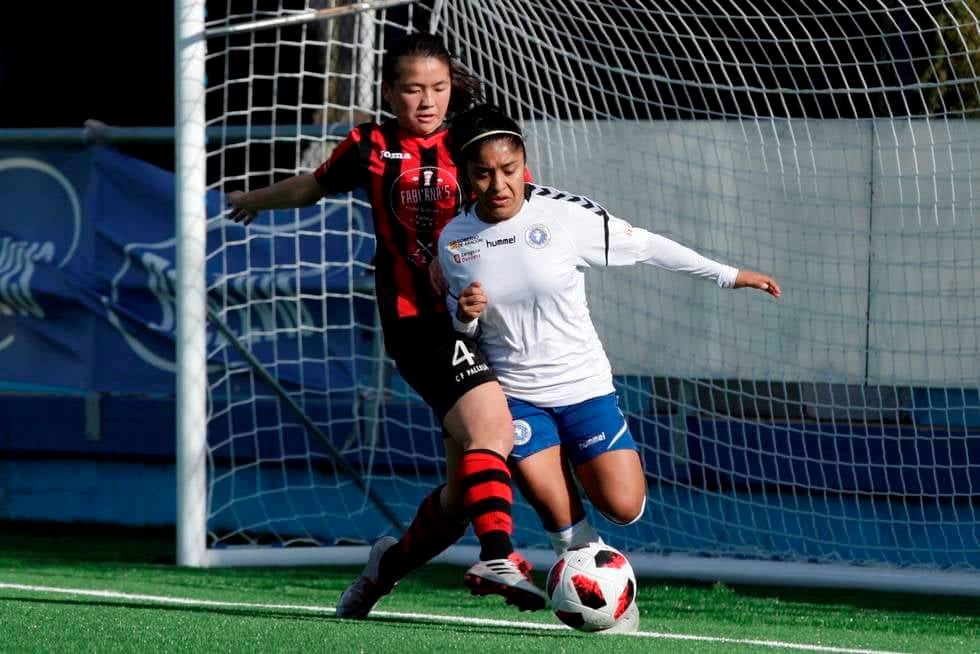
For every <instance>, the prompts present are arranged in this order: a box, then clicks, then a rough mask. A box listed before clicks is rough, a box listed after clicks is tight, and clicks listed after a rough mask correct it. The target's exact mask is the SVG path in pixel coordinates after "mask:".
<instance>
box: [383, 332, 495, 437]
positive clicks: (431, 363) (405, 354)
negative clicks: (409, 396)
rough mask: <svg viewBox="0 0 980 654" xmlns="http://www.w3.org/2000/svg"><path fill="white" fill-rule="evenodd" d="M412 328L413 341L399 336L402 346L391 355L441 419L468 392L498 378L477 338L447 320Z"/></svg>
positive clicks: (404, 377) (410, 384) (440, 419)
mask: <svg viewBox="0 0 980 654" xmlns="http://www.w3.org/2000/svg"><path fill="white" fill-rule="evenodd" d="M400 322H401V321H400ZM413 331H415V333H414V335H413V338H412V339H411V341H409V342H406V340H405V339H403V338H400V339H399V341H401V343H400V345H401V347H399V348H398V350H397V351H396V352H392V353H391V354H392V358H393V359H394V361H395V365H396V366H398V372H399V373H401V376H402V378H403V379H404V380H405V381H406V382H407V383H408V385H409V386H411V387H412V388H413V389H415V392H417V393H418V394H419V395H421V396H422V399H423V400H425V403H426V404H428V405H429V406H430V407H432V410H433V411H435V413H436V415H437V416H438V418H439V421H440V422H442V420H443V418H445V417H446V414H447V413H448V412H449V410H450V409H451V408H452V407H453V405H454V404H456V401H457V400H459V398H461V397H463V395H465V394H466V392H467V391H469V390H470V389H473V388H476V387H477V386H479V385H480V384H485V383H487V382H491V381H497V376H496V375H495V374H494V373H493V370H491V368H490V364H489V363H487V360H486V357H484V356H483V352H481V351H480V346H479V344H478V343H477V341H476V340H475V339H473V338H471V337H469V336H466V335H465V334H461V333H459V332H457V331H456V330H455V329H453V328H452V324H451V323H449V322H448V321H446V322H445V323H441V324H439V325H438V326H437V325H431V324H430V325H429V326H428V328H427V329H424V330H413Z"/></svg>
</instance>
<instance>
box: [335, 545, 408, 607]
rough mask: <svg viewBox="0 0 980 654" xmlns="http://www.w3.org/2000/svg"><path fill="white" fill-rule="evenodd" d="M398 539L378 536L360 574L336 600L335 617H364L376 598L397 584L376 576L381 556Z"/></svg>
mask: <svg viewBox="0 0 980 654" xmlns="http://www.w3.org/2000/svg"><path fill="white" fill-rule="evenodd" d="M397 542H398V541H397V540H395V539H394V538H392V537H391V536H384V537H382V538H379V539H378V540H377V541H376V542H375V543H374V546H373V547H371V554H370V555H369V556H368V561H367V564H366V565H365V566H364V569H363V570H362V571H361V576H359V577H358V578H357V579H355V580H354V583H352V584H351V585H350V586H348V587H347V590H345V591H344V593H343V594H342V595H341V596H340V599H339V600H338V601H337V613H336V615H337V617H338V618H350V619H355V620H359V619H362V618H366V617H367V615H368V613H370V612H371V609H373V608H374V605H375V604H377V603H378V600H379V599H381V598H382V597H384V596H385V595H387V594H388V593H390V592H391V589H392V588H394V587H395V586H397V585H398V582H397V581H393V582H388V581H384V580H382V579H381V578H380V577H379V576H378V567H379V565H380V564H381V557H382V555H384V553H385V552H387V551H388V549H389V548H390V547H391V546H392V545H394V544H395V543H397Z"/></svg>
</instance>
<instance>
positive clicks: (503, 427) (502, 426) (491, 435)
mask: <svg viewBox="0 0 980 654" xmlns="http://www.w3.org/2000/svg"><path fill="white" fill-rule="evenodd" d="M468 436H469V438H468V439H467V441H468V442H467V443H466V449H470V450H492V451H494V452H496V453H497V454H499V455H500V456H502V457H504V458H506V457H508V456H510V453H511V450H513V449H514V423H513V422H512V421H511V420H510V416H509V415H507V416H503V417H502V418H499V419H498V418H496V417H494V418H492V419H490V420H487V422H485V423H484V424H482V425H480V426H479V428H476V429H472V430H470V431H469V434H468Z"/></svg>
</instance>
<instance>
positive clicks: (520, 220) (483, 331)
mask: <svg viewBox="0 0 980 654" xmlns="http://www.w3.org/2000/svg"><path fill="white" fill-rule="evenodd" d="M527 188H528V193H527V194H526V196H527V199H526V200H525V202H524V205H523V206H522V208H521V209H520V211H519V212H518V213H517V215H515V216H514V217H512V218H510V219H508V220H504V221H502V222H499V223H487V222H484V221H483V220H481V219H480V218H478V217H477V215H476V209H475V206H469V207H468V208H467V209H465V210H464V211H463V212H462V213H460V214H457V215H456V217H455V218H453V219H452V221H450V223H449V224H448V225H447V226H446V228H445V229H444V230H443V232H442V235H441V237H440V238H439V262H440V263H441V265H442V269H443V272H444V274H445V276H446V280H447V281H448V283H449V293H450V295H449V298H448V303H447V304H448V308H449V310H450V311H451V312H452V313H453V316H454V321H455V322H456V328H457V329H458V330H460V331H464V332H466V333H469V334H471V335H476V336H477V337H478V338H479V340H480V344H481V347H482V350H483V353H484V355H486V357H487V359H488V360H489V362H490V365H491V366H493V369H494V372H496V374H497V378H498V379H499V380H500V384H501V386H502V387H503V389H504V392H505V393H507V394H508V395H510V396H513V397H515V398H518V399H521V400H524V401H526V402H530V403H531V404H535V405H537V406H542V407H556V406H566V405H570V404H576V403H578V402H583V401H585V400H587V399H589V398H593V397H598V396H600V395H605V394H608V393H612V392H613V390H614V388H613V383H612V371H611V369H610V366H609V359H608V357H607V356H606V353H605V350H604V349H603V347H602V343H601V342H600V340H599V336H598V334H597V333H596V330H595V326H594V325H593V324H592V319H591V317H590V316H589V308H588V304H587V301H586V295H585V269H586V268H588V267H590V266H627V265H631V264H634V263H648V264H652V265H655V266H658V267H660V268H665V269H667V270H674V271H680V272H685V273H688V274H689V275H693V276H695V277H703V278H708V279H712V280H714V281H715V282H717V283H718V285H719V286H721V287H723V288H730V287H732V286H733V285H734V283H735V277H736V275H737V274H738V270H736V269H735V268H732V267H730V266H726V265H723V264H720V263H718V262H716V261H712V260H711V259H707V258H705V257H703V256H701V255H700V254H698V253H697V252H695V251H693V250H691V249H689V248H686V247H684V246H683V245H680V244H679V243H677V242H675V241H672V240H670V239H668V238H665V237H663V236H659V235H657V234H653V233H651V232H649V231H647V230H645V229H640V228H638V227H633V226H631V225H630V224H629V223H627V222H626V221H624V220H620V219H619V218H615V217H613V216H611V215H609V213H608V212H606V211H605V210H604V209H603V208H602V207H600V206H598V205H596V204H595V203H593V202H591V201H590V200H588V199H587V198H584V197H581V196H576V195H573V194H570V193H564V192H561V191H557V190H555V189H551V188H547V187H542V186H537V185H532V184H529V185H528V187H527ZM472 282H480V284H481V286H482V287H483V290H484V292H485V293H486V296H487V300H488V304H487V308H486V309H485V310H484V311H483V313H482V314H481V315H480V317H479V318H478V319H477V320H474V321H472V322H469V323H465V324H464V323H460V322H458V321H456V320H455V315H456V304H457V303H456V298H457V297H458V296H459V294H460V292H462V290H463V289H465V288H466V287H467V286H469V285H470V284H471V283H472Z"/></svg>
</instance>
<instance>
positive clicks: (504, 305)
mask: <svg viewBox="0 0 980 654" xmlns="http://www.w3.org/2000/svg"><path fill="white" fill-rule="evenodd" d="M450 142H451V143H452V144H453V154H454V156H455V158H456V164H457V167H458V168H459V170H460V173H461V174H462V175H464V176H465V179H466V180H467V181H468V185H469V187H470V189H471V190H472V191H473V192H474V193H475V198H476V200H475V201H474V202H472V203H470V204H468V205H467V206H466V207H465V209H464V210H463V211H462V212H461V213H460V214H459V215H458V216H456V217H455V218H454V219H453V220H452V222H450V223H449V225H448V226H447V227H446V228H445V229H444V230H443V232H442V235H441V237H440V240H439V261H440V263H441V264H442V268H443V272H444V274H445V277H446V280H447V282H448V284H449V299H448V304H449V308H450V310H451V311H452V312H453V320H454V323H455V324H456V328H457V329H458V330H460V331H461V332H462V333H464V334H466V335H467V336H471V337H476V338H478V339H479V342H480V346H481V348H482V349H483V351H484V353H485V355H486V357H487V359H488V360H489V361H490V365H491V366H492V367H493V369H494V371H495V372H496V374H497V378H498V379H499V380H500V383H501V385H502V386H503V389H504V393H505V394H506V395H507V402H508V404H509V406H510V410H511V413H512V415H513V418H514V432H515V443H514V450H513V452H512V453H511V460H512V462H513V464H514V468H515V478H516V480H517V481H518V484H519V485H520V487H521V490H522V492H523V493H524V495H525V497H526V498H527V499H528V501H529V502H530V503H531V505H532V506H533V507H534V508H535V509H536V510H537V512H538V514H539V516H540V517H541V519H542V522H543V523H544V526H545V528H546V529H547V530H548V531H549V533H550V535H551V539H552V543H553V545H554V547H555V551H556V552H557V553H558V554H559V555H560V554H561V553H562V552H564V551H565V550H566V549H567V548H568V547H573V546H575V545H579V544H582V543H585V542H589V541H594V540H597V539H598V536H597V534H596V533H595V531H594V530H593V529H592V528H591V527H590V526H589V525H588V523H587V522H585V521H584V516H585V513H584V510H583V508H582V504H581V500H580V498H579V496H578V492H577V490H576V487H575V484H574V482H573V480H572V476H571V473H570V471H569V469H568V467H567V466H566V464H565V458H566V457H567V458H568V459H570V460H571V463H572V465H573V466H574V467H575V473H576V475H577V476H578V478H579V479H580V480H581V482H582V486H583V488H584V490H585V492H586V494H587V496H588V497H589V499H590V501H591V502H592V503H593V505H594V506H595V507H596V508H597V509H598V510H599V511H600V512H601V513H602V514H603V515H605V516H606V517H607V518H608V519H609V520H611V521H612V522H614V523H617V524H622V525H627V524H630V523H632V522H635V521H636V520H638V519H639V518H640V517H641V516H642V514H643V509H644V506H645V503H646V483H645V480H644V476H643V470H642V466H641V463H640V458H639V455H638V453H637V451H636V444H635V442H634V441H633V437H632V435H631V434H630V431H629V428H628V426H627V423H626V419H625V418H624V417H623V414H622V412H621V411H620V409H619V406H618V401H617V398H616V394H615V391H614V388H613V380H612V372H611V369H610V365H609V360H608V359H607V357H606V354H605V351H604V350H603V347H602V343H601V342H600V341H599V337H598V335H597V334H596V330H595V327H594V326H593V324H592V321H591V318H590V317H589V310H588V307H587V305H586V295H585V273H584V270H585V268H588V267H590V266H625V265H631V264H634V263H649V264H653V265H655V266H658V267H661V268H666V269H668V270H675V271H681V272H685V273H687V274H689V275H693V276H695V277H702V278H707V279H711V280H713V281H715V282H716V283H717V284H718V285H719V286H721V287H722V288H740V287H746V286H747V287H752V288H757V289H761V290H763V291H766V292H767V293H769V294H770V295H773V296H775V297H779V295H780V289H779V286H778V284H777V283H776V281H775V280H774V279H773V278H772V277H769V276H768V275H763V274H761V273H757V272H752V271H749V270H736V269H735V268H731V267H729V266H726V265H722V264H720V263H717V262H715V261H711V260H710V259H707V258H705V257H703V256H701V255H700V254H698V253H696V252H694V251H693V250H690V249H688V248H686V247H684V246H682V245H680V244H678V243H676V242H674V241H672V240H670V239H667V238H664V237H663V236H659V235H656V234H653V233H651V232H649V231H647V230H644V229H640V228H638V227H633V226H631V225H629V224H628V223H627V222H625V221H623V220H620V219H619V218H615V217H613V216H611V215H610V214H609V213H608V212H607V211H606V210H605V209H603V208H602V207H600V206H598V205H596V204H595V203H593V202H591V201H590V200H588V199H586V198H583V197H582V196H578V195H575V194H574V193H564V192H559V191H555V190H554V189H548V188H545V187H540V186H535V185H532V184H527V183H526V182H525V177H524V169H525V165H526V150H525V148H524V141H523V137H522V136H521V131H520V129H519V127H518V126H517V124H516V123H515V122H514V121H512V120H511V119H510V118H508V117H507V116H506V115H504V114H503V113H501V112H500V111H499V110H496V109H494V108H493V107H488V106H481V107H476V108H474V109H472V110H469V111H467V112H464V113H463V114H461V115H459V116H457V117H456V118H455V119H454V121H453V125H452V128H451V135H450ZM636 622H637V618H636V616H634V621H633V623H632V624H633V628H635V626H636Z"/></svg>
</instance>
